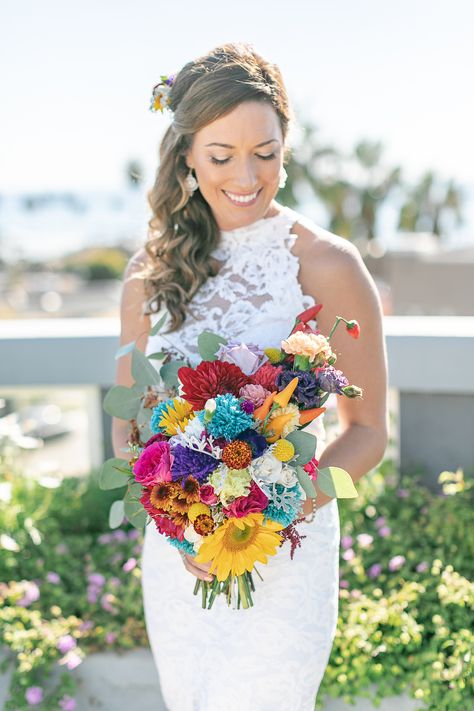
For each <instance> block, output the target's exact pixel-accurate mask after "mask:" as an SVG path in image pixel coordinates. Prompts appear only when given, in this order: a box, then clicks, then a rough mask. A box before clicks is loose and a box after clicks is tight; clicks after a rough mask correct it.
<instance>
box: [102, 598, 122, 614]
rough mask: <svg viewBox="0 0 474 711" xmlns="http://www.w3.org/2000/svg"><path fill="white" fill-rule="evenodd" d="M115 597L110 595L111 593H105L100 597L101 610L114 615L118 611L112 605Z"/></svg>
mask: <svg viewBox="0 0 474 711" xmlns="http://www.w3.org/2000/svg"><path fill="white" fill-rule="evenodd" d="M116 599H117V598H116V597H115V595H112V593H105V595H102V597H101V598H100V605H101V607H102V609H103V610H105V611H106V612H110V613H111V614H112V615H116V614H117V612H118V610H117V609H116V608H115V607H114V606H113V605H112V603H113V602H115V601H116Z"/></svg>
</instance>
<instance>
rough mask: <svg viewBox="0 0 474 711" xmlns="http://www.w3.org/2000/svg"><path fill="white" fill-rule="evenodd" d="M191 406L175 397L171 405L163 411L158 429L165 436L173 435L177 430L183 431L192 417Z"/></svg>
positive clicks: (182, 399)
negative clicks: (160, 428)
mask: <svg viewBox="0 0 474 711" xmlns="http://www.w3.org/2000/svg"><path fill="white" fill-rule="evenodd" d="M194 416H195V415H194V412H193V406H192V405H191V404H190V403H189V402H187V401H186V400H184V398H181V397H175V398H174V399H173V404H170V405H168V406H167V407H166V409H163V414H162V416H161V419H160V421H159V423H158V424H159V425H160V427H162V428H163V430H164V432H165V434H167V435H175V434H177V432H178V430H184V428H185V427H186V425H187V424H188V422H189V420H192V419H193V417H194Z"/></svg>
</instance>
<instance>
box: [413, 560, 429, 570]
mask: <svg viewBox="0 0 474 711" xmlns="http://www.w3.org/2000/svg"><path fill="white" fill-rule="evenodd" d="M428 568H429V565H428V563H427V562H426V560H422V561H421V563H418V565H417V566H416V572H417V573H425V572H426V571H427V570H428Z"/></svg>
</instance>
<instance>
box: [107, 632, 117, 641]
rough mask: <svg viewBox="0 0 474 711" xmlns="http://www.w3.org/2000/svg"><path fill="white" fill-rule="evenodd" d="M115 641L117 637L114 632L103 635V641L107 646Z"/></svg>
mask: <svg viewBox="0 0 474 711" xmlns="http://www.w3.org/2000/svg"><path fill="white" fill-rule="evenodd" d="M116 639H117V635H116V633H115V632H107V634H106V635H105V641H106V642H107V644H113V643H114V642H115V640H116Z"/></svg>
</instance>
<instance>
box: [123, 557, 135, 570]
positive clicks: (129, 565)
mask: <svg viewBox="0 0 474 711" xmlns="http://www.w3.org/2000/svg"><path fill="white" fill-rule="evenodd" d="M136 565H137V561H136V558H129V559H128V560H127V561H126V562H125V563H124V564H123V566H122V570H124V571H125V572H126V573H130V571H131V570H133V569H134V568H136Z"/></svg>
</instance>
